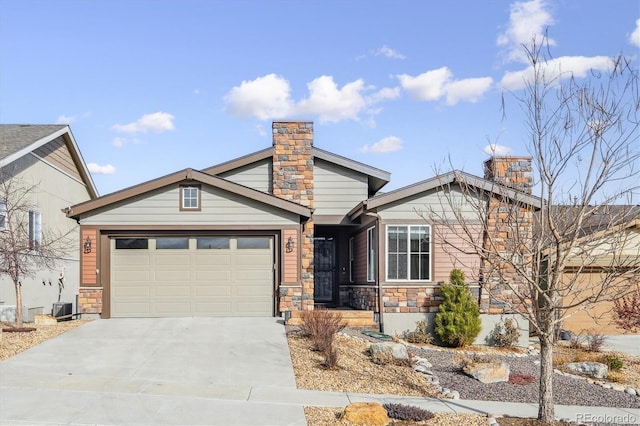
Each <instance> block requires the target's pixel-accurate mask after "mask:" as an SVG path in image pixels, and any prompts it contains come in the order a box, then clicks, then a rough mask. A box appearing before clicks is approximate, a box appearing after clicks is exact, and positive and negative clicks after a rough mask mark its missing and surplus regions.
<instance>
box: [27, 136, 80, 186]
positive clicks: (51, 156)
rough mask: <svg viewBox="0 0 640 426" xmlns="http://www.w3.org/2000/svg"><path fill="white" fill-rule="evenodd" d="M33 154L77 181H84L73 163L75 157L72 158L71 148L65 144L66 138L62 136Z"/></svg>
mask: <svg viewBox="0 0 640 426" xmlns="http://www.w3.org/2000/svg"><path fill="white" fill-rule="evenodd" d="M33 153H34V154H36V155H37V156H38V157H40V158H43V159H44V160H45V161H47V162H49V163H51V164H52V165H54V166H55V167H58V168H59V169H61V170H63V171H64V172H65V173H68V174H70V175H71V176H73V177H75V178H77V179H82V178H81V176H80V173H79V172H78V168H77V167H76V164H75V162H74V161H73V157H71V152H70V151H69V148H68V147H67V144H66V143H65V142H64V138H63V137H62V136H60V137H58V138H56V139H54V140H52V141H51V142H49V143H47V144H45V145H43V146H41V147H40V148H38V149H36V150H35V151H33Z"/></svg>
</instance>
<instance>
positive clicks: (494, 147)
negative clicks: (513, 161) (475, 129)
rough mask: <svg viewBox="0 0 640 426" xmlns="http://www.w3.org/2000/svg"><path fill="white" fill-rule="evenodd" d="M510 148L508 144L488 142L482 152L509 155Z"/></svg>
mask: <svg viewBox="0 0 640 426" xmlns="http://www.w3.org/2000/svg"><path fill="white" fill-rule="evenodd" d="M511 151H512V149H511V148H510V147H508V146H504V145H498V144H495V143H492V144H489V145H487V146H485V147H484V149H483V150H482V152H484V153H485V154H487V155H509V154H511Z"/></svg>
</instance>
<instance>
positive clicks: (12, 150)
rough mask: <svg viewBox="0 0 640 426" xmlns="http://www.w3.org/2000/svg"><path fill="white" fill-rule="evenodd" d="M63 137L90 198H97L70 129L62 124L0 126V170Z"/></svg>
mask: <svg viewBox="0 0 640 426" xmlns="http://www.w3.org/2000/svg"><path fill="white" fill-rule="evenodd" d="M58 137H63V139H64V141H65V144H66V146H67V148H68V149H69V152H70V153H71V157H72V158H73V161H74V163H75V165H76V167H77V168H78V173H80V176H81V177H82V180H83V182H84V183H85V184H86V185H87V190H88V191H89V195H90V197H91V198H96V197H98V190H97V189H96V186H95V184H94V183H93V179H92V178H91V174H90V173H89V169H88V168H87V165H86V164H85V162H84V159H83V158H82V154H81V153H80V149H79V148H78V144H77V143H76V140H75V138H74V137H73V134H72V133H71V129H70V128H69V126H67V125H63V124H0V168H2V167H4V166H6V165H8V164H11V163H13V162H14V161H16V160H18V159H20V158H22V157H24V156H25V155H27V154H29V153H31V152H33V151H35V150H36V149H38V148H40V147H41V146H43V145H46V144H47V143H49V142H51V141H52V140H55V139H57V138H58Z"/></svg>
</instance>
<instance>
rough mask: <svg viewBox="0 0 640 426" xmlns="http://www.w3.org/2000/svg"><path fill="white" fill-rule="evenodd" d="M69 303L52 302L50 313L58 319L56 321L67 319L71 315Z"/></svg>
mask: <svg viewBox="0 0 640 426" xmlns="http://www.w3.org/2000/svg"><path fill="white" fill-rule="evenodd" d="M72 314H73V313H72V312H71V303H68V302H56V303H54V304H53V309H52V311H51V315H52V316H53V317H55V318H57V319H58V321H69V320H70V319H71V317H72Z"/></svg>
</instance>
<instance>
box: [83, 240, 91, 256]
mask: <svg viewBox="0 0 640 426" xmlns="http://www.w3.org/2000/svg"><path fill="white" fill-rule="evenodd" d="M83 246H84V252H85V253H91V238H89V237H87V239H86V240H84V244H83Z"/></svg>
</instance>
